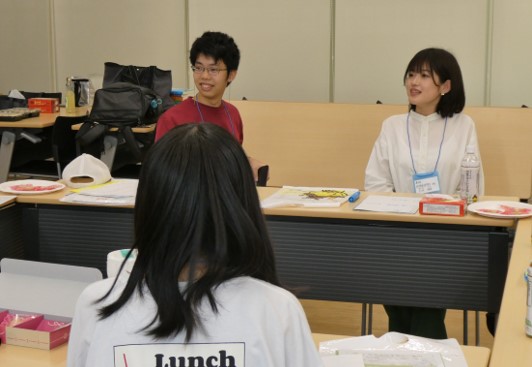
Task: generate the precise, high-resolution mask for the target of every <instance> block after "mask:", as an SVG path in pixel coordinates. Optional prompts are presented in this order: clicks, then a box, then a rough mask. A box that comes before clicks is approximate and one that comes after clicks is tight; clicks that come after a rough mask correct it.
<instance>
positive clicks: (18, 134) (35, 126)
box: [0, 107, 87, 183]
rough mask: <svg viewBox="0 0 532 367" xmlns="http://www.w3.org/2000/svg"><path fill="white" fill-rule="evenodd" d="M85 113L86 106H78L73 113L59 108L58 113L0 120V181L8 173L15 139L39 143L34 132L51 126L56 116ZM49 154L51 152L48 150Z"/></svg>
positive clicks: (0, 181)
mask: <svg viewBox="0 0 532 367" xmlns="http://www.w3.org/2000/svg"><path fill="white" fill-rule="evenodd" d="M86 113H87V108H86V107H78V108H76V112H74V113H67V112H66V110H64V109H61V112H59V113H41V114H39V116H37V117H31V118H27V119H24V120H20V121H12V122H11V121H0V133H1V136H2V138H1V143H0V183H2V182H5V181H6V180H7V177H8V175H9V169H10V166H11V159H12V157H13V150H14V148H15V142H16V141H17V140H19V139H27V140H29V141H31V142H32V143H34V144H36V143H39V142H40V141H41V139H40V138H39V137H38V136H37V135H35V133H36V132H39V131H41V130H42V129H45V128H48V127H52V126H53V125H54V123H55V119H56V118H57V116H59V115H61V116H82V115H84V114H86ZM51 155H52V152H50V156H51Z"/></svg>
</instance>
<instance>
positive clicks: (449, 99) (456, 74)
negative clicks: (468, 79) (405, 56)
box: [403, 48, 465, 117]
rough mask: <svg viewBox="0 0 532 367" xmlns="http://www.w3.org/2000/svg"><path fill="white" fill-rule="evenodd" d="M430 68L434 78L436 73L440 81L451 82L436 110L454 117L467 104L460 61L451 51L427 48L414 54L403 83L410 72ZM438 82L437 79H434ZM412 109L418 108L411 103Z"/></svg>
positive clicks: (441, 114)
mask: <svg viewBox="0 0 532 367" xmlns="http://www.w3.org/2000/svg"><path fill="white" fill-rule="evenodd" d="M425 68H428V69H429V71H430V72H431V73H432V76H433V79H434V74H436V75H437V76H438V77H439V79H440V83H445V82H446V81H447V80H450V82H451V90H450V91H449V92H448V93H446V94H445V95H443V96H441V98H440V102H439V103H438V106H436V112H438V113H439V114H440V116H442V117H452V116H453V114H455V113H460V112H462V110H463V109H464V106H465V91H464V82H463V80H462V72H461V71H460V65H458V61H457V60H456V58H455V57H454V56H453V54H451V53H450V52H449V51H446V50H443V49H441V48H426V49H424V50H421V51H419V52H418V53H417V54H415V55H414V57H413V58H412V60H410V62H409V63H408V66H407V67H406V71H405V75H404V76H403V83H404V82H405V81H406V77H407V75H408V73H410V72H416V73H419V72H421V70H422V69H425ZM434 82H435V83H436V81H434ZM410 109H412V110H414V111H415V110H416V106H414V105H410Z"/></svg>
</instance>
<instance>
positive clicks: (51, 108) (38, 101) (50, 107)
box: [28, 98, 59, 113]
mask: <svg viewBox="0 0 532 367" xmlns="http://www.w3.org/2000/svg"><path fill="white" fill-rule="evenodd" d="M28 108H30V109H33V108H37V109H39V110H41V112H42V113H56V112H59V99H57V98H30V99H28Z"/></svg>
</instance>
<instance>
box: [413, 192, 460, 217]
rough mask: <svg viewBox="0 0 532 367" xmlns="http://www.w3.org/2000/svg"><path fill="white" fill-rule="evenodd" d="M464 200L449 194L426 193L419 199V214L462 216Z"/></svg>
mask: <svg viewBox="0 0 532 367" xmlns="http://www.w3.org/2000/svg"><path fill="white" fill-rule="evenodd" d="M465 211H466V202H465V200H463V199H460V198H456V197H453V196H450V195H440V194H427V195H425V196H424V197H423V198H422V199H421V200H420V201H419V214H426V215H447V216H455V217H463V216H464V215H465Z"/></svg>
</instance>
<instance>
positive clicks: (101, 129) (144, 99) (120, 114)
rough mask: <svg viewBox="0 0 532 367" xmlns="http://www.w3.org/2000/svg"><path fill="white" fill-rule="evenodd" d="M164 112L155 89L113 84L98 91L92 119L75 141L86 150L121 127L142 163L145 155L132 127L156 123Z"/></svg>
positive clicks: (131, 148)
mask: <svg viewBox="0 0 532 367" xmlns="http://www.w3.org/2000/svg"><path fill="white" fill-rule="evenodd" d="M162 112H163V106H162V100H161V98H160V97H159V96H158V95H157V93H156V92H154V91H153V90H152V89H149V88H145V87H142V86H139V85H135V84H132V83H126V82H118V83H112V84H109V85H108V86H106V87H104V88H101V89H98V90H97V91H96V93H95V95H94V103H93V105H92V108H91V111H90V114H89V117H88V118H87V120H86V122H84V123H83V125H82V126H81V128H80V130H79V131H78V133H77V134H76V139H77V141H78V143H79V144H80V146H82V147H86V146H89V145H90V144H92V143H93V142H94V141H95V140H96V139H98V138H100V137H101V136H103V135H104V134H105V133H106V132H107V130H108V129H109V128H110V127H114V128H118V131H119V132H121V133H122V135H123V136H124V139H125V141H126V143H127V144H128V146H129V148H130V150H131V151H132V153H133V154H134V155H135V157H136V158H137V159H138V160H139V161H141V160H142V154H141V152H140V148H139V146H138V144H137V142H136V140H135V137H134V135H133V131H132V130H131V128H132V127H133V126H142V125H147V124H152V123H155V122H156V121H157V119H158V118H159V116H160V115H161V114H162Z"/></svg>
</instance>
